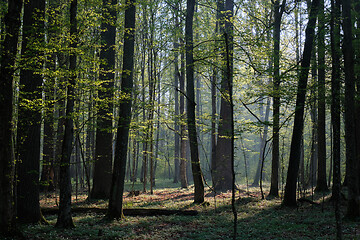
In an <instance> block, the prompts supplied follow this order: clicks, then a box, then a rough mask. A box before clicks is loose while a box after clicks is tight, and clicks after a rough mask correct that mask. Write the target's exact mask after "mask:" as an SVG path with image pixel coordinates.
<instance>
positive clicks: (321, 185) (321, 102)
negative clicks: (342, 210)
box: [315, 0, 328, 192]
mask: <svg viewBox="0 0 360 240" xmlns="http://www.w3.org/2000/svg"><path fill="white" fill-rule="evenodd" d="M324 18H325V16H324V0H321V1H320V3H319V19H318V23H319V26H318V39H317V40H318V124H317V130H318V176H317V182H316V189H315V191H320V192H321V191H327V190H328V186H327V183H326V135H325V134H326V129H325V127H326V126H325V120H326V116H325V110H326V109H325V24H324V23H325V19H324Z"/></svg>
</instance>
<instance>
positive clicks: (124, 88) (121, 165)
mask: <svg viewBox="0 0 360 240" xmlns="http://www.w3.org/2000/svg"><path fill="white" fill-rule="evenodd" d="M135 9H136V6H135V0H127V1H126V10H125V26H124V28H125V29H124V54H123V69H122V81H121V93H122V94H123V96H124V97H125V98H124V99H123V100H122V101H121V102H120V107H119V124H118V129H117V139H116V146H115V159H114V167H113V176H112V182H111V191H110V199H109V209H108V213H107V216H108V217H109V218H110V219H114V218H115V219H120V218H121V217H122V216H123V213H122V210H123V206H122V203H123V193H124V180H125V170H126V169H125V168H126V154H127V146H128V139H129V127H130V122H131V104H132V99H131V98H132V97H131V95H132V88H133V68H134V43H135Z"/></svg>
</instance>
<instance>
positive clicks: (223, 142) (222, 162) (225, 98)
mask: <svg viewBox="0 0 360 240" xmlns="http://www.w3.org/2000/svg"><path fill="white" fill-rule="evenodd" d="M222 9H225V6H224V2H223V1H219V2H218V11H219V10H220V11H221V12H223V11H222ZM222 14H224V13H222ZM223 17H226V16H225V15H224V16H223ZM223 21H224V22H222V23H221V26H222V27H220V29H221V30H220V31H221V32H222V36H223V37H226V34H227V32H226V31H227V30H226V28H227V26H226V21H230V20H229V19H227V20H223ZM227 37H229V36H227ZM223 40H226V39H223ZM222 57H223V59H224V64H226V46H225V44H223V46H222ZM228 81H232V79H228V76H227V69H226V65H223V66H222V79H221V104H220V105H221V107H220V119H219V126H218V139H217V143H216V164H215V167H216V168H215V169H213V175H214V177H213V186H214V189H215V191H221V192H222V191H228V190H231V189H232V174H231V172H232V170H231V151H232V150H231V149H232V146H231V104H230V99H229V93H230V89H229V84H228Z"/></svg>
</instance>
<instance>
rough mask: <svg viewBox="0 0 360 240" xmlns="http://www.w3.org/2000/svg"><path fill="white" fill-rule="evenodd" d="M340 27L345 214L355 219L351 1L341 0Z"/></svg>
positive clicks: (359, 210) (359, 211)
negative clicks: (345, 178)
mask: <svg viewBox="0 0 360 240" xmlns="http://www.w3.org/2000/svg"><path fill="white" fill-rule="evenodd" d="M342 18H343V21H342V29H343V31H344V39H343V45H342V50H343V54H344V72H345V106H344V108H345V142H346V168H347V170H346V173H347V186H348V206H347V212H346V216H347V217H348V218H350V219H355V218H357V217H359V216H360V202H359V159H358V156H357V154H356V151H357V150H356V147H357V146H356V124H355V115H356V113H355V100H354V98H355V79H354V48H353V43H352V42H353V34H352V19H351V1H349V0H343V1H342Z"/></svg>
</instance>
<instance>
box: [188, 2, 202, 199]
mask: <svg viewBox="0 0 360 240" xmlns="http://www.w3.org/2000/svg"><path fill="white" fill-rule="evenodd" d="M186 6H187V9H186V23H185V41H186V42H185V50H186V81H187V82H186V83H187V86H186V95H187V124H188V131H189V141H190V151H191V168H192V173H193V177H194V185H195V193H194V203H202V202H204V182H203V177H202V173H201V169H200V160H199V149H198V141H197V133H196V118H195V105H196V104H195V93H194V90H195V89H194V56H193V50H194V46H193V17H194V10H195V0H187V4H186Z"/></svg>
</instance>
